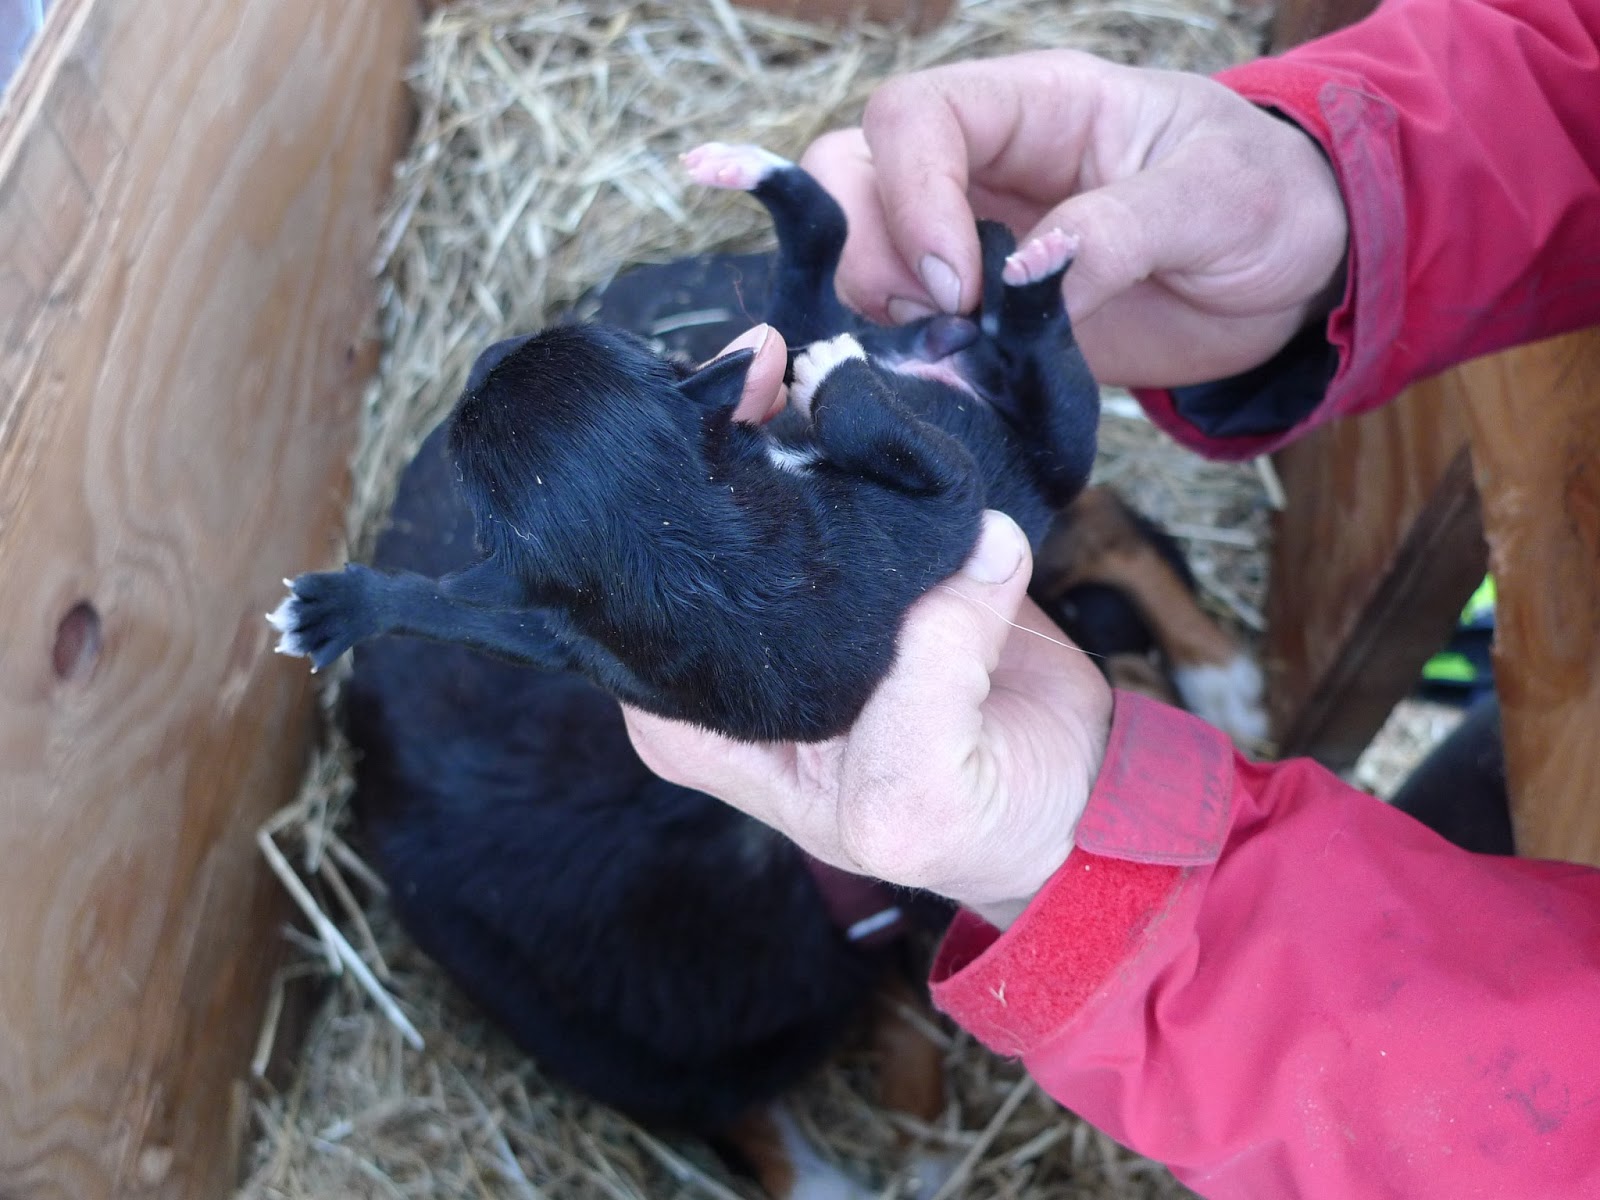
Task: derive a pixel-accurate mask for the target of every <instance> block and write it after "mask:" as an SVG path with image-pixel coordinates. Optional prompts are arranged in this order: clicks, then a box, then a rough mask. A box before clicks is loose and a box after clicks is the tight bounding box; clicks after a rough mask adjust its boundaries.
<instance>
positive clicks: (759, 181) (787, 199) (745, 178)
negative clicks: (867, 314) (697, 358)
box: [683, 142, 859, 349]
mask: <svg viewBox="0 0 1600 1200" xmlns="http://www.w3.org/2000/svg"><path fill="white" fill-rule="evenodd" d="M683 165H684V169H685V170H687V171H688V173H689V177H690V178H691V179H693V180H694V181H695V182H696V183H699V184H703V185H704V186H706V187H718V188H733V189H737V190H739V191H745V192H749V193H750V194H751V195H753V196H754V197H755V198H756V199H757V200H759V201H761V203H762V204H763V205H764V206H765V207H766V210H767V212H768V213H769V214H770V215H771V217H772V224H773V227H774V229H775V230H776V231H777V234H778V262H777V269H776V270H775V271H774V273H773V277H772V294H771V296H770V297H769V298H768V300H767V321H768V322H769V323H770V324H771V325H772V327H773V328H774V329H776V330H777V331H778V332H779V333H781V334H782V335H783V337H784V340H785V341H786V342H788V343H789V345H790V347H791V348H794V349H798V348H800V347H802V346H807V345H810V344H811V343H812V342H816V341H821V340H822V339H824V338H829V337H832V336H833V335H834V334H836V333H841V332H844V331H846V330H849V329H853V328H855V327H856V326H857V325H858V324H859V322H858V321H857V320H856V318H855V317H854V316H853V315H852V314H851V313H850V311H849V310H848V309H846V308H845V306H844V305H843V304H841V303H840V302H839V296H838V293H837V292H835V291H834V289H833V275H834V271H835V270H836V269H837V268H838V266H839V256H840V254H842V253H843V252H844V239H845V231H846V224H845V216H844V210H843V209H842V208H840V207H839V203H838V201H836V200H835V199H834V198H833V197H832V196H830V195H829V194H828V193H827V191H825V190H824V189H823V187H822V185H821V184H820V183H818V182H817V181H816V180H815V179H813V178H812V177H811V175H810V174H808V173H807V172H806V171H804V170H802V169H801V168H800V167H799V166H797V165H795V164H794V163H792V162H790V161H789V160H788V159H786V158H780V157H778V155H776V154H773V153H771V152H770V151H767V150H763V149H762V148H761V147H760V146H750V145H737V146H734V145H727V144H725V143H723V142H709V143H707V144H706V145H704V146H698V147H696V148H695V149H693V150H691V151H689V153H687V154H685V155H684V156H683Z"/></svg>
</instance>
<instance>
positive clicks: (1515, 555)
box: [1451, 329, 1600, 866]
mask: <svg viewBox="0 0 1600 1200" xmlns="http://www.w3.org/2000/svg"><path fill="white" fill-rule="evenodd" d="M1451 391H1452V392H1453V393H1454V396H1455V399H1456V401H1457V403H1459V404H1460V405H1461V407H1462V408H1463V410H1464V411H1465V412H1466V414H1467V416H1468V420H1469V422H1470V425H1471V428H1472V446H1473V460H1474V464H1475V466H1476V468H1477V478H1478V488H1479V491H1480V492H1481V494H1482V496H1483V508H1484V521H1485V525H1486V527H1487V530H1488V537H1489V552H1490V565H1491V566H1492V568H1493V570H1494V573H1495V579H1496V582H1497V584H1498V599H1497V606H1496V612H1495V683H1496V687H1497V689H1498V691H1499V693H1500V703H1501V708H1502V713H1503V727H1504V736H1505V742H1506V773H1507V779H1508V782H1509V784H1510V787H1511V795H1512V823H1513V827H1514V829H1515V831H1516V839H1517V849H1518V852H1519V853H1521V854H1526V855H1531V856H1534V857H1538V858H1563V859H1569V860H1572V861H1575V862H1586V863H1591V864H1593V865H1595V866H1600V453H1597V451H1600V330H1594V329H1591V330H1587V331H1585V332H1583V333H1580V334H1573V335H1570V336H1568V337H1563V338H1555V339H1553V340H1551V341H1546V342H1540V343H1536V344H1534V345H1531V346H1524V347H1521V348H1519V349H1517V350H1512V351H1508V352H1506V353H1503V354H1498V355H1495V356H1494V357H1492V358H1488V359H1484V360H1481V361H1479V362H1476V363H1471V364H1469V365H1468V366H1466V367H1462V368H1460V369H1459V370H1458V371H1457V372H1455V373H1454V378H1453V379H1452V381H1451Z"/></svg>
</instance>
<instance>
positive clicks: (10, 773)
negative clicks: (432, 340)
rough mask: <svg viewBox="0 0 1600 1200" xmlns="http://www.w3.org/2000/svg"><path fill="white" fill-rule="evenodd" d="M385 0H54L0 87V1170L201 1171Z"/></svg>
mask: <svg viewBox="0 0 1600 1200" xmlns="http://www.w3.org/2000/svg"><path fill="white" fill-rule="evenodd" d="M417 15H418V14H417V7H416V4H415V0H377V2H374V3H367V4H340V3H335V4H329V3H325V2H323V0H272V2H271V3H265V4H218V3H213V2H212V0H56V3H55V4H54V5H53V6H52V10H51V13H50V19H49V22H48V23H47V25H46V27H45V29H44V31H43V32H42V33H41V35H40V39H39V41H38V42H37V43H36V44H35V46H34V49H33V52H32V54H31V55H30V56H29V58H28V60H27V61H26V62H25V64H24V66H23V68H22V72H21V74H20V75H19V76H18V78H17V80H15V81H14V87H13V90H12V92H11V101H10V103H8V105H7V106H6V109H5V112H4V114H3V115H0V628H3V629H4V631H5V632H4V636H3V637H0V862H3V863H4V864H5V867H4V869H3V870H0V913H4V919H3V920H0V1080H3V1081H4V1083H3V1085H0V1195H5V1196H28V1197H71V1198H73V1200H97V1198H100V1197H107V1196H112V1195H118V1196H121V1195H132V1194H136V1193H141V1192H150V1193H154V1194H159V1195H162V1196H173V1197H191V1196H193V1197H200V1196H206V1197H214V1196H218V1195H222V1194H223V1193H224V1191H225V1190H226V1189H227V1188H228V1187H229V1186H230V1184H231V1181H232V1178H233V1176H232V1171H233V1169H234V1163H233V1157H234V1156H233V1153H232V1148H233V1147H234V1146H235V1145H236V1142H237V1138H238V1135H239V1132H240V1128H241V1123H242V1117H243V1095H244V1090H243V1088H242V1087H240V1086H239V1081H240V1080H241V1078H242V1076H243V1073H244V1070H245V1064H246V1062H247V1059H248V1056H249V1051H250V1045H251V1040H252V1038H253V1037H254V1035H255V1033H256V1030H257V1024H258V1021H259V1018H260V1010H261V1004H262V1001H263V1000H264V997H265V994H266V982H267V979H268V976H269V974H270V971H271V969H272V966H273V963H274V960H275V958H276V957H277V945H278V941H279V939H278V936H277V930H276V925H277V922H278V921H279V920H280V919H281V917H282V915H283V912H284V909H283V906H282V904H281V901H280V897H279V894H278V889H277V887H276V884H275V883H274V882H273V881H272V880H271V879H270V878H269V877H268V875H267V874H266V872H265V871H264V870H263V868H262V866H261V864H260V863H259V861H258V858H257V854H256V851H255V848H254V846H253V844H252V840H251V835H252V833H253V831H254V829H255V827H256V826H257V824H258V823H259V822H260V821H261V819H262V818H263V817H264V816H265V815H266V814H267V813H268V812H269V811H271V810H272V809H273V808H274V807H276V806H277V805H279V804H281V803H283V802H284V801H285V800H286V799H287V798H288V797H290V796H291V795H292V793H293V790H294V788H295V786H296V784H297V782H298V780H299V776H300V772H301V770H302V768H303V764H304V753H305V750H306V745H307V737H308V734H309V731H310V729H311V722H310V720H309V714H310V703H309V701H310V691H309V687H308V683H307V679H306V675H305V672H304V670H303V669H300V668H297V667H296V666H294V665H293V664H287V663H285V662H283V661H282V660H277V659H274V658H273V656H272V655H271V653H270V639H269V636H268V634H269V630H268V629H267V628H266V627H265V624H264V622H263V621H262V619H261V614H262V612H263V611H264V610H265V609H267V608H270V607H271V606H272V604H273V603H274V601H275V599H276V596H277V593H278V591H279V584H278V579H279V577H280V576H281V575H283V574H285V573H286V572H289V571H293V570H296V569H299V568H301V567H304V566H307V565H312V564H316V563H324V562H327V561H330V560H331V558H332V556H333V553H334V548H335V543H336V539H337V536H338V532H339V531H340V529H341V528H342V525H343V520H342V507H343V503H342V502H343V497H344V492H345V484H346V478H345V477H346V458H347V455H348V453H349V451H350V449H351V447H352V445H353V440H354V432H355V420H356V413H357V408H358V401H359V392H360V389H361V384H362V381H363V379H364V377H365V376H366V375H367V374H368V373H369V371H370V368H371V366H372V363H373V361H374V356H373V353H372V349H371V347H370V346H368V345H367V343H366V342H365V341H363V337H364V334H363V330H364V328H365V327H366V324H367V322H368V319H369V317H370V314H371V309H372V300H373V289H372V285H371V281H370V279H369V275H370V271H369V263H370V260H371V254H372V246H373V242H374V239H375V227H376V218H377V214H378V211H379V208H380V205H381V202H382V198H383V194H384V192H385V190H386V187H387V183H388V179H389V174H390V168H391V165H392V162H393V159H394V156H395V154H396V152H397V150H398V148H399V139H400V135H401V131H402V125H403V121H404V119H405V113H406V103H405V98H404V95H403V90H402V87H401V84H400V76H401V72H402V70H403V68H404V65H405V63H406V61H407V59H408V56H409V55H410V53H411V50H412V42H413V38H414V36H415V27H416V22H417Z"/></svg>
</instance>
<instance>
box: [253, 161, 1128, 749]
mask: <svg viewBox="0 0 1600 1200" xmlns="http://www.w3.org/2000/svg"><path fill="white" fill-rule="evenodd" d="M756 195H757V197H758V198H760V199H761V200H762V201H763V202H764V203H765V204H766V205H767V207H768V208H769V210H770V212H771V213H772V216H773V220H774V223H775V225H776V228H777V233H778V240H779V252H778V261H777V265H776V268H775V274H774V283H773V292H772V298H771V301H770V308H769V320H770V321H771V322H772V324H773V325H774V326H775V327H776V328H777V329H778V330H779V332H781V333H782V334H783V335H784V336H785V338H786V339H787V340H788V341H789V342H790V344H791V345H795V346H801V345H805V344H807V343H811V342H814V341H817V340H819V339H823V338H826V337H829V336H832V335H836V334H839V333H840V332H843V331H846V330H853V331H855V332H856V333H858V335H859V337H860V341H861V344H862V345H863V346H864V347H865V349H866V351H867V354H868V358H867V360H856V359H852V360H847V361H845V362H843V363H842V364H841V365H839V366H837V367H836V368H835V369H833V370H832V371H831V372H829V373H828V374H827V375H826V376H825V378H824V379H823V380H822V382H821V384H820V386H819V387H818V388H817V392H816V396H815V398H814V401H813V403H812V405H811V411H810V414H809V419H808V418H807V415H806V414H803V413H802V412H800V411H799V407H800V406H798V405H791V407H790V409H789V410H788V411H787V412H786V413H785V414H784V415H783V416H782V417H780V419H779V420H777V421H774V422H773V423H772V425H771V426H769V427H768V428H765V429H758V428H754V427H751V426H747V425H743V424H735V423H734V422H733V421H732V419H731V412H732V409H733V407H734V405H735V403H736V402H737V400H738V398H739V394H740V391H741V388H742V385H743V381H744V375H745V372H746V370H747V368H748V365H749V362H750V358H751V356H750V354H749V353H748V352H746V353H744V354H740V355H732V356H729V357H727V358H724V359H721V360H718V361H717V362H714V363H712V364H711V365H709V366H707V367H706V368H704V369H702V370H699V371H690V370H689V369H687V368H684V367H681V366H677V365H675V364H673V363H671V362H669V361H667V360H665V359H663V358H661V357H659V356H658V355H656V354H655V353H654V352H653V351H651V349H650V348H649V347H648V346H647V345H646V344H645V343H644V342H642V341H641V340H639V339H638V338H636V337H633V336H632V335H629V334H626V333H623V332H620V331H618V330H614V329H609V328H606V327H603V326H595V325H590V326H560V327H556V328H552V329H548V330H546V331H544V332H542V333H540V334H538V335H536V336H533V337H531V338H524V339H518V340H517V341H516V342H515V344H506V343H502V344H500V345H499V346H496V347H492V348H491V349H490V350H489V351H486V352H485V355H484V358H483V359H481V360H480V362H479V364H478V365H477V367H475V368H474V371H473V378H472V380H471V385H470V386H469V387H468V389H467V391H466V393H465V394H464V395H463V396H462V398H461V400H460V402H459V403H458V405H457V407H456V410H455V412H454V414H453V416H452V418H451V425H450V449H451V453H452V456H453V458H454V460H455V465H456V472H457V480H458V482H459V483H460V485H461V487H462V490H463V492H464V494H465V496H466V500H467V504H468V507H469V508H470V510H471V512H472V514H473V517H474V520H475V525H476V533H477V539H478V542H479V544H480V546H481V548H482V550H483V552H484V557H483V558H482V560H481V561H479V562H477V563H476V564H474V565H472V566H469V567H466V568H465V569H463V570H461V571H458V572H456V573H455V574H452V575H450V576H448V577H446V578H444V579H442V580H439V581H437V582H436V581H435V580H434V579H431V578H429V577H427V576H425V575H422V574H390V573H380V572H377V571H373V570H371V569H369V568H366V567H361V566H356V565H351V566H349V567H347V568H346V569H345V571H344V572H342V573H333V574H319V575H306V576H301V577H300V578H299V579H297V580H296V581H295V582H294V585H293V589H292V591H293V594H292V596H291V599H290V600H289V601H288V602H286V607H285V610H281V611H280V616H279V619H280V622H281V623H282V624H283V625H285V626H286V627H287V628H286V638H285V645H286V647H287V648H289V649H291V650H293V651H295V652H299V653H305V654H307V655H308V656H310V657H311V658H312V660H313V663H314V664H315V665H317V666H322V665H325V664H327V663H328V662H331V661H332V660H333V659H335V658H337V657H338V656H339V655H340V654H341V653H343V652H344V650H346V649H347V648H349V647H350V646H352V645H354V644H355V643H356V642H358V641H360V640H362V639H363V638H367V637H371V636H374V635H376V634H378V633H399V634H410V635H415V636H420V637H426V638H433V639H438V640H443V641H449V642H454V643H457V644H460V645H464V646H468V647H472V648H474V649H478V650H482V651H484V652H487V653H491V654H495V655H498V656H500V657H503V658H506V659H508V660H510V661H513V662H520V663H525V664H529V665H534V666H541V667H545V668H550V669H558V670H566V669H571V670H577V671H579V672H581V673H583V674H584V675H586V676H588V677H589V678H590V679H592V680H594V681H595V682H596V683H598V684H599V685H600V686H601V687H603V688H605V689H606V690H607V691H608V692H610V693H611V694H612V695H614V696H616V697H618V698H620V699H622V700H624V701H626V702H628V703H631V704H634V705H637V706H639V707H641V708H644V709H646V710H649V711H652V712H656V713H659V714H662V715H665V716H669V717H675V718H679V719H685V720H690V721H694V722H696V723H698V724H701V725H704V726H707V727H709V728H712V729H716V730H719V731H721V732H723V733H726V734H730V735H732V736H735V737H740V738H745V739H749V740H798V741H815V740H820V739H823V738H827V737H831V736H834V735H836V734H838V733H841V732H843V731H844V730H845V729H846V728H848V727H849V725H850V724H851V723H852V722H853V721H854V719H855V717H856V715H857V714H858V713H859V712H860V709H861V707H862V705H863V704H865V702H866V700H867V698H868V697H869V696H870V694H871V692H872V690H873V688H874V687H875V686H876V685H877V682H878V681H879V680H880V679H881V678H882V677H883V675H884V674H885V673H886V672H887V671H888V669H889V667H890V665H891V663H892V661H893V657H894V645H895V638H896V635H897V633H898V629H899V623H900V619H901V617H902V616H903V614H904V612H905V610H906V609H907V608H908V607H909V606H910V604H911V603H912V602H913V601H915V600H916V599H917V597H919V596H920V595H922V594H923V593H924V592H925V591H927V590H928V588H930V587H932V586H933V585H934V584H935V583H937V582H938V581H939V580H941V579H943V578H946V577H947V576H949V575H950V574H951V573H952V572H953V571H955V570H956V569H957V568H958V567H959V566H960V564H961V563H962V562H963V561H964V560H965V558H966V557H967V555H968V553H969V552H970V551H971V549H972V546H973V543H974V541H975V538H976V534H977V530H978V523H979V517H980V514H981V511H982V509H983V508H984V507H986V506H989V507H996V508H1000V509H1002V510H1004V511H1006V512H1007V513H1009V514H1010V515H1011V516H1012V517H1013V518H1015V519H1016V520H1017V521H1018V523H1019V524H1020V525H1021V526H1022V527H1023V528H1024V530H1026V531H1027V533H1028V535H1029V536H1030V538H1032V539H1033V540H1034V543H1035V545H1037V543H1038V540H1039V539H1040V538H1041V537H1042V536H1043V534H1044V532H1045V528H1046V526H1047V524H1048V521H1049V518H1050V516H1051V514H1052V513H1053V511H1054V510H1055V509H1056V508H1058V507H1059V506H1061V505H1063V504H1065V503H1066V502H1067V501H1068V500H1070V499H1071V498H1072V496H1074V495H1075V494H1076V493H1077V491H1078V490H1079V489H1080V488H1081V487H1082V485H1083V483H1084V481H1085V479H1086V478H1087V475H1088V471H1089V467H1090V464H1091V462H1092V460H1093V456H1094V444H1095V427H1096V424H1097V422H1098V414H1099V403H1098V392H1097V389H1096V387H1095V384H1094V381H1093V380H1092V379H1091V378H1090V376H1089V374H1088V371H1087V368H1086V367H1085V365H1084V363H1083V359H1082V356H1081V354H1079V352H1078V350H1077V348H1076V346H1075V345H1074V343H1073V340H1072V333H1071V328H1070V325H1069V323H1068V321H1067V317H1066V313H1065V311H1064V310H1063V308H1062V305H1061V293H1060V274H1059V273H1057V274H1056V275H1054V276H1051V277H1050V278H1047V279H1044V280H1041V281H1039V282H1037V283H1034V284H1031V285H1028V286H1025V287H1018V288H1008V287H1004V286H1003V285H1001V284H1000V281H999V272H1000V267H1001V264H1002V262H1003V260H1004V258H1005V255H1006V254H1007V253H1008V252H1009V250H1010V249H1011V248H1012V241H1011V238H1010V235H1009V234H1008V233H1006V232H1005V231H1004V230H1003V229H1001V228H1000V227H998V226H992V225H986V226H984V227H983V228H982V230H981V237H982V241H983V246H984V258H985V271H986V279H985V287H984V307H983V311H982V313H981V314H980V316H979V318H978V319H977V320H976V321H968V320H965V319H962V318H952V317H937V318H932V319H930V320H927V321H923V322H919V323H917V324H914V325H911V326H907V327H905V328H902V329H894V330H888V329H878V328H875V327H871V326H868V325H866V324H864V323H863V322H862V321H861V320H860V319H859V318H856V317H854V316H853V315H851V314H850V313H848V312H847V311H846V310H845V309H844V307H843V306H842V305H841V304H840V303H839V302H838V300H837V298H836V296H835V294H834V291H833V284H832V278H833V271H834V267H835V265H836V264H837V262H838V257H839V253H840V251H841V249H842V248H843V244H844V237H845V220H844V214H843V212H842V210H841V209H840V208H839V206H838V205H837V204H836V203H835V202H834V201H833V199H832V198H831V197H829V196H828V195H827V194H826V193H825V192H824V191H823V190H822V189H821V187H820V186H818V185H817V183H816V182H815V181H814V180H813V179H811V177H810V176H809V175H807V174H805V173H804V172H802V171H801V170H800V169H799V168H797V167H792V166H791V167H786V168H783V169H780V170H777V171H774V172H772V173H770V174H769V175H768V176H767V178H766V179H765V180H764V181H763V182H762V183H761V184H760V185H759V186H758V187H757V188H756ZM930 360H939V361H941V362H942V364H943V365H944V367H946V368H949V369H953V370H955V371H957V372H958V373H959V375H960V376H961V377H962V378H964V379H965V380H966V381H967V382H968V384H969V385H970V389H971V390H967V389H964V388H961V387H957V386H952V385H951V384H950V383H948V382H944V381H936V380H934V379H930V378H924V377H920V376H918V375H913V374H907V373H905V372H904V371H902V370H897V369H894V368H895V367H896V366H899V365H903V364H907V363H909V364H912V366H913V368H914V369H917V370H926V369H927V367H928V364H929V362H930ZM775 447H777V448H780V449H787V450H790V451H792V452H793V453H794V454H796V455H798V456H800V457H801V458H802V459H803V460H806V463H807V465H804V466H802V467H800V468H799V469H798V470H790V469H784V468H783V467H781V466H778V465H775V464H774V462H773V461H772V454H773V451H774V448H775ZM812 460H814V461H812Z"/></svg>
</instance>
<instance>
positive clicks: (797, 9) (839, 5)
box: [734, 0, 955, 33]
mask: <svg viewBox="0 0 1600 1200" xmlns="http://www.w3.org/2000/svg"><path fill="white" fill-rule="evenodd" d="M734 3H736V4H738V5H739V6H740V7H741V8H756V9H763V10H765V11H766V12H771V13H777V14H778V15H779V16H784V17H799V18H801V19H803V20H807V21H821V22H824V23H831V24H836V25H842V24H844V23H845V22H846V21H847V20H849V19H850V18H851V17H852V16H854V15H856V14H857V13H859V14H860V15H862V16H863V17H865V18H866V19H867V20H869V21H876V22H878V23H879V24H883V25H892V24H898V23H900V22H904V23H905V25H906V27H907V28H908V29H912V30H915V31H916V32H918V33H926V32H927V31H928V30H930V29H934V28H936V27H938V26H939V25H940V24H942V23H943V22H944V20H945V19H946V18H947V17H949V15H950V13H951V12H952V11H953V10H954V9H955V0H734Z"/></svg>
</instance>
